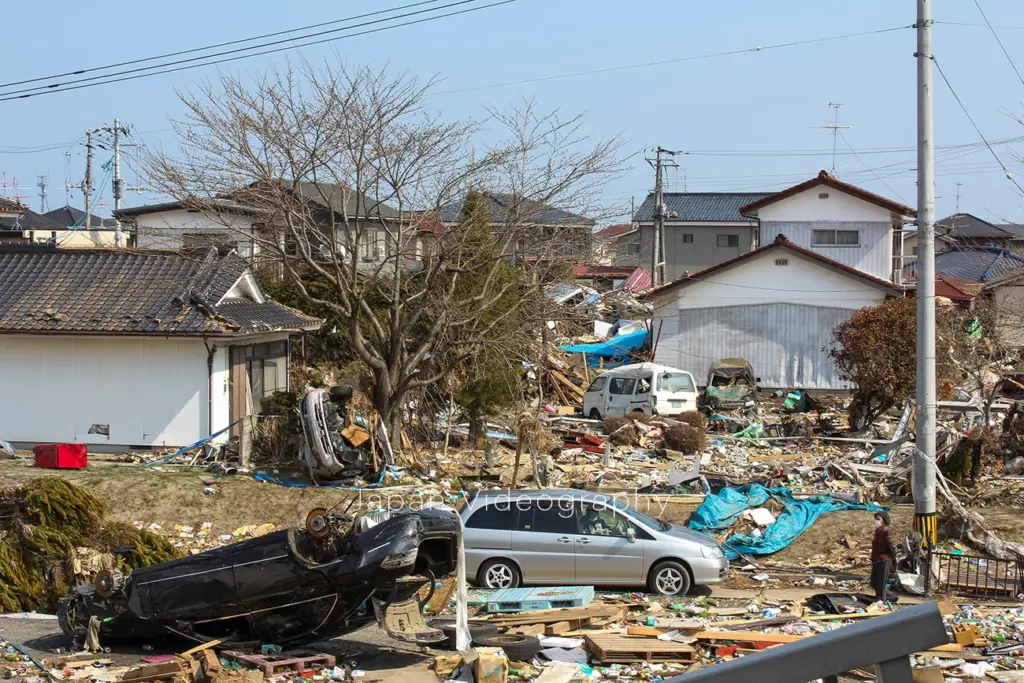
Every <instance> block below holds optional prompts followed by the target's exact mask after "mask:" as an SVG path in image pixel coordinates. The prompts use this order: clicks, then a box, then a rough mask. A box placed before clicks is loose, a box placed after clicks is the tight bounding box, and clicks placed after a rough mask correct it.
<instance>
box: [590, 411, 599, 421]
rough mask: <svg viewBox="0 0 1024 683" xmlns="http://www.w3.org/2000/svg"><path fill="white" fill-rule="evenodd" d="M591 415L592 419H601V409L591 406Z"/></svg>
mask: <svg viewBox="0 0 1024 683" xmlns="http://www.w3.org/2000/svg"><path fill="white" fill-rule="evenodd" d="M589 417H590V419H591V420H600V419H601V411H600V410H598V409H597V408H591V409H590V415H589Z"/></svg>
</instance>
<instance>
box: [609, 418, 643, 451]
mask: <svg viewBox="0 0 1024 683" xmlns="http://www.w3.org/2000/svg"><path fill="white" fill-rule="evenodd" d="M604 431H605V433H606V434H607V435H608V441H610V442H611V443H612V445H614V446H636V445H637V444H638V443H639V439H638V438H637V434H636V429H635V428H634V427H633V422H632V421H631V420H629V419H627V418H624V417H606V418H605V419H604Z"/></svg>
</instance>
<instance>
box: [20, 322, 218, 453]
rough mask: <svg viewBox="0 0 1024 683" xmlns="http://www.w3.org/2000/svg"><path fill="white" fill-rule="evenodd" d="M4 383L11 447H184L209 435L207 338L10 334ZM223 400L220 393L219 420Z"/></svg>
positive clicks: (215, 405)
mask: <svg viewBox="0 0 1024 683" xmlns="http://www.w3.org/2000/svg"><path fill="white" fill-rule="evenodd" d="M216 367H217V363H216V361H215V368H216ZM0 377H3V378H4V385H5V391H3V392H2V393H0V434H3V435H4V437H3V438H4V439H6V440H8V441H14V442H19V443H29V444H35V443H50V442H81V443H86V444H91V445H94V446H95V447H96V450H103V449H104V448H118V447H121V448H123V447H129V446H160V447H179V446H185V445H188V444H190V443H193V442H194V441H196V440H198V439H200V438H202V437H203V436H206V435H208V434H209V433H210V432H209V427H208V426H209V410H210V404H209V402H208V400H209V396H210V382H209V375H208V370H207V350H206V347H205V345H204V344H203V342H202V340H201V339H180V340H167V339H156V338H152V339H151V338H109V337H108V338H85V337H78V336H70V335H68V336H63V335H61V336H58V335H52V336H30V335H4V336H0ZM224 401H225V398H224V395H223V393H222V392H220V391H215V394H214V402H213V413H214V420H215V422H216V421H219V420H221V419H222V415H223V414H224V413H225V412H226V407H225V406H224V405H223V403H224ZM93 424H106V425H110V435H109V436H105V435H102V434H89V433H88V432H89V428H90V426H91V425H93Z"/></svg>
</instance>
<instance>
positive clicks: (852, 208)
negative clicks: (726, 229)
mask: <svg viewBox="0 0 1024 683" xmlns="http://www.w3.org/2000/svg"><path fill="white" fill-rule="evenodd" d="M822 193H826V194H828V199H820V198H819V197H818V195H819V194H822ZM757 215H758V217H759V218H760V219H761V222H762V223H763V222H765V221H771V222H777V223H788V222H790V221H854V222H863V223H879V222H881V223H888V222H890V215H889V210H888V209H883V208H882V207H880V206H878V205H877V204H872V203H870V202H866V201H864V200H863V199H858V198H856V197H851V196H850V195H848V194H845V193H843V192H839V191H838V190H834V189H832V188H831V187H826V186H824V185H821V186H818V187H813V188H811V189H810V190H804V191H803V192H801V193H799V194H795V195H793V196H792V197H787V198H785V199H782V200H779V201H777V202H775V203H774V204H769V205H768V206H766V207H764V208H762V209H759V210H758V212H757ZM772 239H774V236H773V237H772ZM762 244H765V242H762Z"/></svg>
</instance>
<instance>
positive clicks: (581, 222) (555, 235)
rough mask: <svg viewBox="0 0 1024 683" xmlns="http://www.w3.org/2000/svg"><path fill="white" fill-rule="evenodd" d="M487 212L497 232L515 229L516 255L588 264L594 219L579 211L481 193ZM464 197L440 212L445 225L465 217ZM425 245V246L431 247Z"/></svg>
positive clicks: (509, 196) (454, 223) (491, 193)
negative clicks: (582, 214) (577, 212)
mask: <svg viewBox="0 0 1024 683" xmlns="http://www.w3.org/2000/svg"><path fill="white" fill-rule="evenodd" d="M481 195H482V197H483V202H484V211H485V212H486V214H487V219H488V220H489V221H490V223H491V226H492V227H493V229H494V230H495V231H508V230H515V231H516V232H517V233H518V234H517V235H515V236H514V247H515V250H516V255H517V256H520V257H522V258H526V259H542V260H546V261H551V260H557V261H571V262H573V263H588V262H589V261H590V259H591V257H592V254H593V229H594V221H593V220H591V219H589V218H587V217H585V216H580V215H579V214H575V213H572V212H570V211H565V210H563V209H559V208H556V207H553V206H551V205H549V204H545V203H543V202H538V201H534V200H531V199H527V198H524V197H517V196H515V195H511V194H502V193H496V192H482V193H481ZM464 203H465V198H463V199H459V200H456V201H452V202H448V203H446V204H444V205H442V206H441V207H440V209H439V210H438V211H437V219H438V220H439V221H440V222H441V223H443V224H444V225H445V226H448V227H450V226H452V225H457V224H458V223H459V221H461V220H462V208H463V204H464ZM428 248H429V246H425V247H424V249H428Z"/></svg>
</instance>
